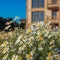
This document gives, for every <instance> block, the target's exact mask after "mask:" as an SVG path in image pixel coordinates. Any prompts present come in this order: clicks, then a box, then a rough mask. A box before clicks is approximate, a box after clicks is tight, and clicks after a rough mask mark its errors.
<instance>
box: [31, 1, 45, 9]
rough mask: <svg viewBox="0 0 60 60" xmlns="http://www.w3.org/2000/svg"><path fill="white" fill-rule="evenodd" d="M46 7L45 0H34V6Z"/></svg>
mask: <svg viewBox="0 0 60 60" xmlns="http://www.w3.org/2000/svg"><path fill="white" fill-rule="evenodd" d="M42 7H44V0H32V8H42Z"/></svg>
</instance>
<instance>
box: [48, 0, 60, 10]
mask: <svg viewBox="0 0 60 60" xmlns="http://www.w3.org/2000/svg"><path fill="white" fill-rule="evenodd" d="M59 2H60V1H59V0H48V9H52V10H58V8H59Z"/></svg>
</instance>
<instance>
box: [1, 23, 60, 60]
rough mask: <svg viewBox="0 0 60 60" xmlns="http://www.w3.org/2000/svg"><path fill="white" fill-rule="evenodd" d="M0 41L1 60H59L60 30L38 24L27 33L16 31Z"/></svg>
mask: <svg viewBox="0 0 60 60" xmlns="http://www.w3.org/2000/svg"><path fill="white" fill-rule="evenodd" d="M9 35H10V34H9ZM0 41H1V42H0V60H58V57H59V52H60V29H59V28H57V29H54V30H51V29H50V25H49V23H47V24H44V23H37V24H35V25H34V24H33V25H32V26H31V27H30V28H29V29H27V30H26V31H24V30H23V31H22V30H15V31H14V32H12V34H11V35H10V36H8V37H6V38H4V37H0Z"/></svg>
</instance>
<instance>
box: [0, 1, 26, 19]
mask: <svg viewBox="0 0 60 60" xmlns="http://www.w3.org/2000/svg"><path fill="white" fill-rule="evenodd" d="M0 16H2V17H4V18H8V17H12V18H14V17H15V16H20V17H21V18H26V0H0Z"/></svg>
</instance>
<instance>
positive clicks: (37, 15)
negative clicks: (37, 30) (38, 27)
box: [26, 0, 60, 28]
mask: <svg viewBox="0 0 60 60" xmlns="http://www.w3.org/2000/svg"><path fill="white" fill-rule="evenodd" d="M26 10H27V12H26V15H27V18H26V27H27V28H28V27H30V25H31V24H32V23H36V22H40V21H41V22H45V23H48V22H49V21H50V22H51V25H52V26H53V27H54V26H58V27H60V0H26Z"/></svg>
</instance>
